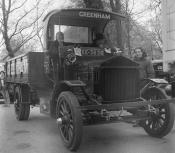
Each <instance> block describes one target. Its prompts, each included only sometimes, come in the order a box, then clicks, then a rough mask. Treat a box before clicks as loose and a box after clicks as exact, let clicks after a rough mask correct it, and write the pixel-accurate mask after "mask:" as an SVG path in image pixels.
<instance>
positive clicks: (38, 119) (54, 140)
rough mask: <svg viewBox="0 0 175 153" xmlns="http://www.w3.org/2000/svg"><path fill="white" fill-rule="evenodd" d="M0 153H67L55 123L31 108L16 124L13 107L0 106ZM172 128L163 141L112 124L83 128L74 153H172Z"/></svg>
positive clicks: (174, 148) (174, 138) (174, 140)
mask: <svg viewBox="0 0 175 153" xmlns="http://www.w3.org/2000/svg"><path fill="white" fill-rule="evenodd" d="M0 123H1V124H0V153H70V151H69V150H67V149H66V148H65V147H64V145H63V143H62V141H61V138H60V135H59V132H58V129H57V126H56V122H55V120H54V119H51V118H50V117H49V116H46V115H43V114H40V113H39V108H33V109H31V115H30V119H29V120H28V121H22V122H21V121H20V122H19V121H17V120H16V118H15V113H14V109H13V105H11V106H10V107H4V105H0ZM174 152H175V129H173V130H172V132H171V133H170V134H169V135H167V136H166V137H164V138H163V139H158V138H152V137H150V136H148V135H147V134H146V133H145V131H144V130H143V129H142V128H141V127H137V128H134V127H132V125H130V124H126V123H115V124H106V125H98V126H88V127H84V132H83V140H82V143H81V146H80V148H79V150H78V151H77V153H174Z"/></svg>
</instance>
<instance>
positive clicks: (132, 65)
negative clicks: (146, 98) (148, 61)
mask: <svg viewBox="0 0 175 153" xmlns="http://www.w3.org/2000/svg"><path fill="white" fill-rule="evenodd" d="M138 68H139V65H138V64H137V63H136V62H134V61H132V60H130V59H128V58H125V57H122V56H118V57H114V58H111V59H109V60H108V61H105V62H104V63H102V64H101V70H100V93H101V96H102V97H103V99H104V103H108V102H110V103H111V102H121V101H124V102H125V101H130V100H136V99H137V98H138V97H139V69H138Z"/></svg>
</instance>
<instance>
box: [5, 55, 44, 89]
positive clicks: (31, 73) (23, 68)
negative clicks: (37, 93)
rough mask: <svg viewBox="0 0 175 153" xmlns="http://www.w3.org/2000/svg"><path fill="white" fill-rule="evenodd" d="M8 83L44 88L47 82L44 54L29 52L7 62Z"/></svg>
mask: <svg viewBox="0 0 175 153" xmlns="http://www.w3.org/2000/svg"><path fill="white" fill-rule="evenodd" d="M5 67H6V76H7V82H11V83H24V84H29V85H31V86H34V87H42V86H43V85H44V84H45V82H46V80H45V74H44V53H43V52H29V53H26V54H22V55H20V56H17V57H15V58H12V59H10V60H8V61H7V62H6V66H5Z"/></svg>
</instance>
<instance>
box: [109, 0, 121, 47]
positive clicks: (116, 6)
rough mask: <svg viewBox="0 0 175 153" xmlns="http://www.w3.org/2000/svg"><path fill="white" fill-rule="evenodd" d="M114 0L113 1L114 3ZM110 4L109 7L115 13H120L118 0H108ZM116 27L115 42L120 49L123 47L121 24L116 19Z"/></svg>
mask: <svg viewBox="0 0 175 153" xmlns="http://www.w3.org/2000/svg"><path fill="white" fill-rule="evenodd" d="M114 1H115V3H114ZM110 5H111V9H112V11H113V12H116V13H121V2H120V0H110ZM115 27H116V29H117V33H116V35H117V44H118V46H117V47H119V48H120V49H123V48H124V47H123V36H122V25H121V21H120V20H118V21H116V26H115Z"/></svg>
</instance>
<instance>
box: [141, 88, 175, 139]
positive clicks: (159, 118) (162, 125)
mask: <svg viewBox="0 0 175 153" xmlns="http://www.w3.org/2000/svg"><path fill="white" fill-rule="evenodd" d="M144 98H145V99H146V100H149V101H151V100H159V99H167V96H166V94H164V92H162V91H161V90H159V89H153V90H150V91H148V92H147V94H146V95H145V97H144ZM151 107H152V110H153V112H151V113H150V118H149V119H148V120H146V121H144V122H143V124H142V126H143V128H144V130H145V131H146V132H147V133H148V134H149V135H150V136H153V137H157V138H162V137H164V136H166V135H167V134H168V133H169V132H170V131H171V129H172V128H173V125H174V110H173V107H174V106H173V104H171V103H167V104H159V105H153V106H151Z"/></svg>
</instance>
